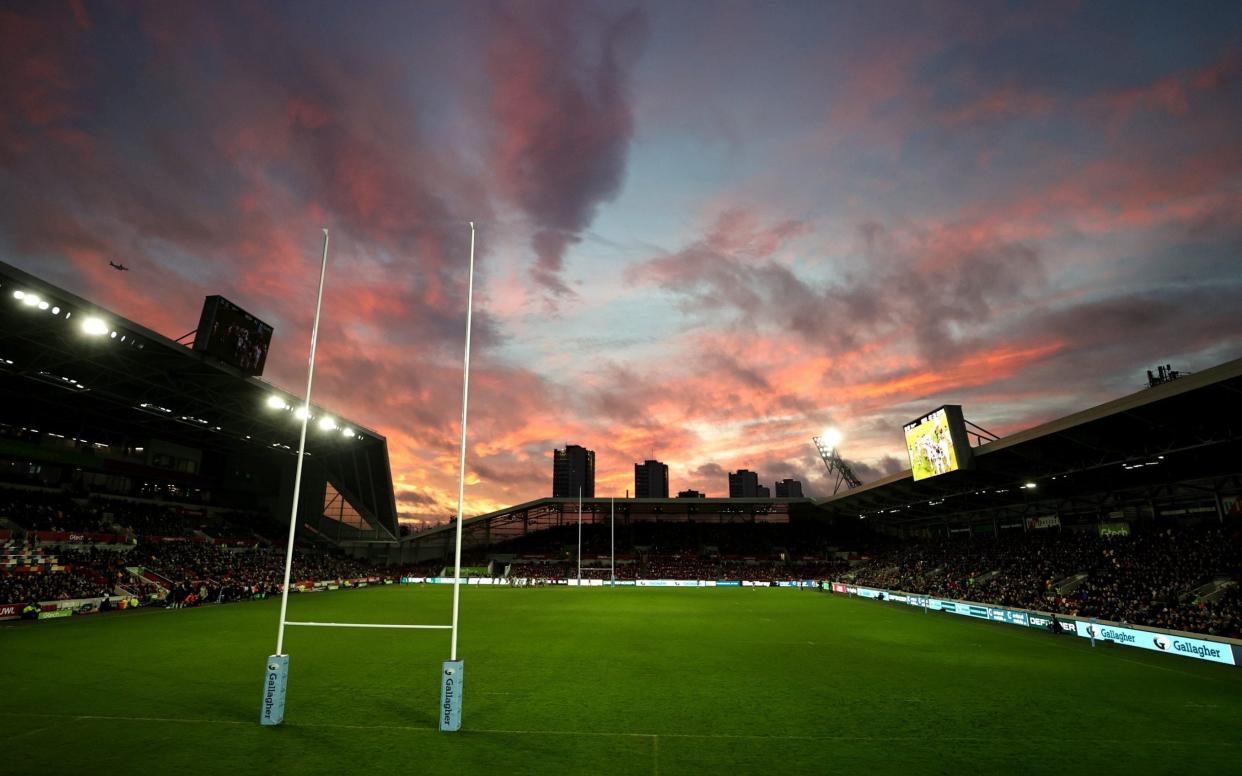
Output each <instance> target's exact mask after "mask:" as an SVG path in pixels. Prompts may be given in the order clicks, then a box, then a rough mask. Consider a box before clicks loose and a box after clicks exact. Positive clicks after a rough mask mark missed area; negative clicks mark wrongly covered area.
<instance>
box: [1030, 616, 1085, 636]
mask: <svg viewBox="0 0 1242 776" xmlns="http://www.w3.org/2000/svg"><path fill="white" fill-rule="evenodd" d="M1027 621H1028V622H1029V624H1030V626H1031V627H1032V628H1043V629H1045V630H1051V626H1052V617H1050V616H1049V615H1046V614H1040V613H1039V612H1030V613H1029V614H1028V616H1027ZM1057 624H1058V625H1060V626H1061V632H1062V633H1069V634H1077V633H1078V621H1077V620H1068V619H1065V618H1064V617H1059V616H1058V617H1057ZM1084 626H1085V623H1084Z"/></svg>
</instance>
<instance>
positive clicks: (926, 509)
mask: <svg viewBox="0 0 1242 776" xmlns="http://www.w3.org/2000/svg"><path fill="white" fill-rule="evenodd" d="M973 451H974V465H973V467H972V468H969V469H965V470H962V471H957V472H950V473H948V474H942V475H939V476H936V477H931V478H928V479H924V480H921V481H918V482H915V481H914V479H913V477H912V475H911V472H910V471H909V470H906V471H903V472H898V473H896V474H893V475H891V476H888V477H885V478H883V479H881V480H877V481H875V482H872V483H869V484H867V485H865V486H863V487H860V488H857V489H854V490H850V491H846V492H844V493H841V494H839V495H837V496H835V497H832V498H827V499H822V500H819V501H817V502H816V503H817V504H818V505H819V506H820V507H821V508H823V509H825V510H827V511H828V512H829V513H832V514H838V515H856V516H860V517H864V518H867V519H872V520H877V521H880V522H884V523H890V524H900V525H905V526H920V525H921V526H927V525H932V524H945V523H952V522H955V521H956V522H962V521H966V522H970V521H976V520H983V519H991V518H994V517H999V518H1011V519H1012V518H1015V517H1018V518H1020V517H1037V516H1044V515H1063V514H1088V515H1093V516H1094V517H1095V518H1097V519H1108V518H1109V517H1116V516H1118V515H1117V514H1116V511H1117V510H1118V509H1119V508H1120V507H1122V506H1124V505H1125V504H1133V503H1136V502H1137V503H1144V504H1146V505H1149V506H1151V508H1152V509H1153V510H1154V509H1156V508H1157V507H1158V506H1159V505H1160V504H1162V503H1168V502H1169V501H1170V500H1177V499H1180V500H1185V499H1192V500H1193V499H1199V500H1202V501H1204V502H1207V503H1211V502H1212V501H1214V500H1218V499H1219V497H1220V495H1221V494H1222V493H1236V492H1239V491H1242V478H1240V477H1239V472H1240V470H1242V467H1240V466H1239V462H1242V359H1238V360H1235V361H1229V362H1227V363H1224V364H1221V365H1219V366H1216V367H1213V368H1211V369H1207V370H1205V371H1202V372H1198V373H1195V374H1191V375H1187V376H1184V377H1181V378H1178V379H1176V380H1172V381H1170V382H1166V383H1162V384H1159V385H1156V386H1154V387H1151V388H1147V389H1144V390H1142V391H1139V392H1137V393H1133V394H1131V395H1129V396H1124V397H1122V398H1120V399H1116V400H1114V401H1110V402H1106V403H1104V404H1101V405H1099V406H1097V407H1092V408H1090V409H1087V410H1084V411H1082V412H1077V413H1074V414H1072V415H1067V416H1066V417H1064V418H1059V419H1057V420H1053V421H1050V422H1048V423H1044V424H1042V425H1040V426H1036V427H1034V428H1030V429H1027V430H1025V431H1020V432H1018V433H1015V434H1011V435H1010V436H1007V437H1004V438H1002V439H999V440H996V441H992V442H987V443H986V444H982V445H979V446H978V447H975V448H973ZM1030 486H1033V487H1030ZM1216 506H1217V508H1219V502H1218V501H1217V504H1216ZM1212 511H1215V510H1214V509H1213V510H1212Z"/></svg>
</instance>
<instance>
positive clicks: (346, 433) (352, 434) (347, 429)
mask: <svg viewBox="0 0 1242 776" xmlns="http://www.w3.org/2000/svg"><path fill="white" fill-rule="evenodd" d="M341 434H342V435H344V436H345V437H346V438H348V439H353V438H354V437H356V436H358V434H357V432H355V431H354V430H353V429H352V428H350V427H349V426H346V427H345V428H344V430H342V431H341Z"/></svg>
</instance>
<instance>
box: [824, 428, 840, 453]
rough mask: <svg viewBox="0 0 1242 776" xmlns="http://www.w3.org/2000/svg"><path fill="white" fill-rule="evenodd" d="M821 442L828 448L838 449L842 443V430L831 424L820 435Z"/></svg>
mask: <svg viewBox="0 0 1242 776" xmlns="http://www.w3.org/2000/svg"><path fill="white" fill-rule="evenodd" d="M819 441H820V443H821V444H822V445H823V446H824V447H825V448H826V449H828V450H836V449H837V446H838V445H840V444H841V432H840V431H839V430H838V429H837V428H836V426H831V427H829V428H826V429H824V430H823V432H821V433H820V435H819Z"/></svg>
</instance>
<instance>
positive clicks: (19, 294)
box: [13, 288, 26, 299]
mask: <svg viewBox="0 0 1242 776" xmlns="http://www.w3.org/2000/svg"><path fill="white" fill-rule="evenodd" d="M25 295H26V292H25V291H23V290H21V289H20V288H19V289H17V290H16V291H14V292H13V298H14V299H21V298H22V297H24V296H25Z"/></svg>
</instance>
